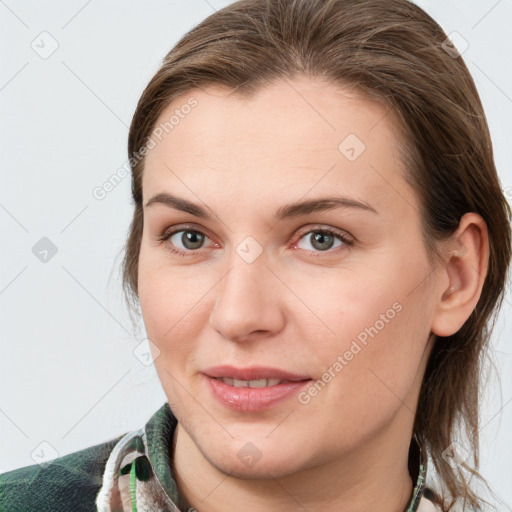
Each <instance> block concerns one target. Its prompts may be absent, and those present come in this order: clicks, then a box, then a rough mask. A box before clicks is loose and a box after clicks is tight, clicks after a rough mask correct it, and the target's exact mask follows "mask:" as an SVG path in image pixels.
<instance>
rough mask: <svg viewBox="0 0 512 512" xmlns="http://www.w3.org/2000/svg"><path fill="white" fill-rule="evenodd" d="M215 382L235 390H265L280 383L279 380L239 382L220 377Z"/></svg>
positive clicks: (238, 380)
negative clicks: (217, 381) (218, 381)
mask: <svg viewBox="0 0 512 512" xmlns="http://www.w3.org/2000/svg"><path fill="white" fill-rule="evenodd" d="M217 380H220V381H221V382H224V384H228V385H229V386H234V387H235V388H266V387H269V386H277V384H280V383H281V382H282V380H281V379H257V380H240V379H232V378H230V377H220V378H218V379H217Z"/></svg>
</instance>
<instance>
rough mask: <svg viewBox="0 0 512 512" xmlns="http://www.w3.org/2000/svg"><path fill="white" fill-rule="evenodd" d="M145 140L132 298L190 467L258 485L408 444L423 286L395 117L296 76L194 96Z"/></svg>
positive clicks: (423, 317) (423, 342)
mask: <svg viewBox="0 0 512 512" xmlns="http://www.w3.org/2000/svg"><path fill="white" fill-rule="evenodd" d="M191 97H193V98H194V99H193V100H191V99H190V98H191ZM187 102H188V103H187ZM186 105H189V107H187V106H186ZM190 105H192V107H190ZM171 116H174V117H173V118H172V120H171V121H169V120H170V119H171ZM166 122H167V125H164V123H166ZM157 125H158V126H159V127H160V128H157V130H158V131H155V132H154V133H155V134H157V136H153V144H152V146H154V147H153V148H152V149H151V150H150V151H149V153H148V154H147V157H146V164H145V171H144V177H143V200H144V205H145V206H144V230H143V236H142V245H141V251H140V260H139V281H138V286H139V298H140V304H141V309H142V314H143V319H144V324H145V327H146V332H147V335H148V338H149V339H150V340H151V341H152V343H153V344H154V345H152V352H153V357H154V359H155V367H156V370H157V372H158V375H159V378H160V380H161V382H162V386H163V389H164V391H165V393H166V396H167V398H168V400H169V404H170V406H171V409H172V410H173V412H174V414H175V415H176V417H177V418H178V421H179V428H181V429H182V432H183V434H184V435H185V436H187V438H188V439H189V440H191V441H192V442H193V445H195V446H196V447H197V449H198V452H197V453H200V454H201V456H202V457H204V459H205V460H206V461H208V463H209V464H212V465H213V466H215V467H217V468H218V469H221V470H222V471H224V472H227V473H230V474H232V475H240V476H250V477H251V478H252V477H254V478H257V477H258V475H259V476H262V477H263V476H265V475H267V472H270V473H272V475H274V476H279V475H281V476H283V475H287V474H291V473H293V472H296V471H299V470H300V469H307V468H313V467H316V466H318V465H320V464H328V463H330V462H334V461H335V460H339V459H340V457H344V456H346V457H350V456H351V454H354V453H358V452H357V450H360V448H361V447H363V446H371V442H372V441H376V440H378V439H380V440H381V441H383V440H385V439H387V440H389V439H391V438H392V437H393V436H394V438H396V437H397V436H398V437H402V438H407V439H408V438H410V435H411V432H412V424H413V419H414V411H415V409H416V400H417V395H418V392H419V387H420V384H421V380H422V376H423V372H424V368H425V362H426V356H427V355H428V352H429V349H430V345H429V344H428V343H427V341H428V339H429V334H430V331H431V326H432V323H433V319H434V315H435V300H434V296H435V293H436V276H437V274H436V272H433V271H432V269H431V267H430V266H429V264H428V261H427V254H426V252H425V248H424V245H423V241H422V235H421V223H420V214H419V202H418V198H417V196H416V194H415V193H414V192H413V190H412V189H411V188H410V187H409V185H408V184H407V183H406V181H405V180H404V178H403V175H402V173H403V171H404V169H403V164H402V162H401V160H400V158H399V155H398V149H397V143H398V140H399V135H398V131H397V130H396V128H395V125H394V121H393V116H392V114H391V113H388V112H387V109H386V108H385V107H384V106H382V105H381V104H379V103H377V102H375V101H369V100H367V99H364V98H362V97H361V96H358V95H356V94H355V93H354V91H350V90H349V89H342V88H339V87H336V86H334V85H332V84H327V83H325V82H321V81H317V80H311V79H305V78H304V79H300V80H298V79H297V80H295V81H293V82H290V83H288V82H287V81H280V82H279V83H277V84H276V85H274V86H272V87H268V88H266V89H264V90H261V91H260V92H259V93H258V94H257V95H256V96H254V97H253V98H252V99H250V100H247V99H241V98H240V97H237V96H236V95H235V94H231V95H230V94H229V92H227V91H226V90H222V89H219V88H209V89H206V90H204V91H202V90H193V91H190V92H189V93H186V94H184V95H182V96H181V97H179V98H177V99H175V100H174V101H173V103H172V104H171V105H170V106H169V107H168V108H167V109H166V110H165V112H164V113H163V114H162V115H161V117H160V118H159V120H158V122H157ZM162 127H164V129H162ZM162 134H163V136H162ZM159 194H167V195H172V196H174V197H175V198H177V199H176V200H175V201H170V200H169V201H167V203H168V204H165V201H157V200H155V201H153V202H152V203H151V204H150V205H147V206H146V204H147V203H148V201H151V199H152V198H154V197H155V196H158V195H159ZM162 198H163V196H161V197H160V199H162ZM326 199H329V201H326ZM185 203H186V204H188V203H193V204H194V205H195V206H194V207H193V208H185V207H183V205H185ZM180 204H181V206H182V207H180V206H179V205H180ZM327 206H328V207H327ZM187 210H188V211H187ZM200 212H203V213H204V215H201V214H200ZM322 230H329V231H330V233H329V232H328V233H326V232H325V231H322ZM173 231H174V234H172V232H173ZM166 234H169V235H170V236H169V237H168V238H167V240H166V241H160V240H159V238H160V237H161V236H162V235H166ZM174 251H176V252H174ZM226 365H227V366H229V367H231V368H227V369H226V368H217V369H215V368H214V367H222V366H226ZM252 369H256V370H257V369H259V371H255V372H253V373H250V370H252ZM279 371H281V372H287V374H291V375H284V374H282V373H281V374H280V373H278V372H279ZM244 372H245V373H244ZM208 375H210V376H208ZM222 376H224V377H226V378H229V377H234V376H235V377H238V378H239V379H240V380H242V381H244V380H257V381H258V382H252V383H250V389H249V388H247V387H246V386H247V383H246V382H235V381H230V380H225V381H221V380H218V379H216V378H213V377H222ZM263 378H269V379H280V380H281V382H280V383H278V382H279V381H276V380H271V381H265V380H261V379H263ZM235 384H238V385H242V386H243V387H238V386H236V385H235ZM254 386H256V387H258V386H259V387H258V388H255V387H254ZM359 453H360V452H359Z"/></svg>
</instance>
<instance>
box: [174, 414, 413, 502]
mask: <svg viewBox="0 0 512 512" xmlns="http://www.w3.org/2000/svg"><path fill="white" fill-rule="evenodd" d="M400 416H402V417H400ZM409 423H410V411H408V410H405V409H404V410H400V412H399V413H398V415H397V416H396V417H395V418H394V421H393V422H392V424H390V425H388V427H387V428H386V429H384V430H383V431H380V432H379V433H377V434H376V435H374V436H373V437H372V438H370V439H367V440H364V442H362V443H359V444H358V447H357V448H355V449H353V450H351V451H350V452H348V453H344V454H343V455H342V456H341V457H338V458H336V459H332V460H328V462H325V461H324V462H322V461H315V462H314V463H312V464H311V465H310V466H309V467H307V468H303V469H301V470H300V471H295V472H293V473H290V474H288V475H285V476H280V477H279V478H274V477H272V475H271V472H269V473H268V475H269V478H266V479H261V478H260V479H258V480H251V479H247V478H236V477H234V476H232V475H229V474H226V473H225V472H223V471H221V470H219V468H218V467H216V466H215V465H213V464H212V463H211V461H209V460H208V459H206V458H205V457H204V455H203V454H202V452H201V451H200V450H199V449H198V448H197V446H196V444H195V443H194V441H193V439H192V438H191V437H190V436H189V435H188V433H187V432H186V431H185V430H184V429H183V428H182V427H181V425H180V424H179V423H178V425H177V427H176V432H175V448H174V455H173V466H174V473H175V476H176V481H177V484H178V488H179V489H180V492H181V494H182V495H183V497H184V498H185V500H186V501H187V503H188V504H189V505H190V506H192V507H194V508H195V509H196V510H197V511H198V512H221V511H225V510H237V509H239V508H240V507H239V505H240V503H244V504H245V505H244V509H245V510H250V511H251V512H260V511H261V512H263V511H268V510H273V511H275V512H292V511H294V512H295V511H296V510H297V509H303V510H320V509H321V510H322V511H324V512H338V511H339V510H350V511H351V512H365V511H368V510H379V512H403V511H404V510H405V509H406V507H407V505H408V504H409V501H410V499H411V495H412V491H413V487H414V483H413V482H412V480H411V477H410V475H409V471H408V453H409V444H410V437H411V436H410V430H411V429H410V428H397V425H402V426H404V425H407V424H409ZM249 504H250V505H249Z"/></svg>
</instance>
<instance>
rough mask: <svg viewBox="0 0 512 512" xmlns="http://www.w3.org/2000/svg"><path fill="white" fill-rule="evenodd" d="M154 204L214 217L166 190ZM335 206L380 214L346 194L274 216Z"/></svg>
mask: <svg viewBox="0 0 512 512" xmlns="http://www.w3.org/2000/svg"><path fill="white" fill-rule="evenodd" d="M152 204H163V205H165V206H168V207H170V208H174V209H176V210H180V211H182V212H186V213H190V215H194V216H195V217H199V218H202V219H206V220H211V219H212V215H210V213H208V210H206V209H205V208H203V207H202V206H200V205H198V204H196V203H193V202H191V201H189V200H187V199H183V198H181V197H176V196H173V195H171V194H167V193H165V192H161V193H159V194H156V195H154V196H153V197H152V198H151V199H149V201H148V202H147V203H146V204H145V206H146V207H149V206H151V205H152ZM334 208H359V209H361V210H364V211H368V212H372V213H376V214H377V215H378V212H377V210H375V208H373V207H372V206H371V205H369V204H368V203H366V202H365V201H358V200H356V199H352V198H350V197H346V196H330V197H321V198H318V199H310V200H308V201H296V202H294V203H290V204H287V205H284V206H281V207H280V208H279V209H278V210H277V211H276V213H275V215H274V217H275V219H276V220H278V221H280V220H284V219H288V218H293V217H299V216H300V215H307V214H308V213H314V212H321V211H327V210H332V209H334Z"/></svg>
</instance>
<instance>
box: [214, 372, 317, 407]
mask: <svg viewBox="0 0 512 512" xmlns="http://www.w3.org/2000/svg"><path fill="white" fill-rule="evenodd" d="M204 373H205V377H206V380H207V383H208V385H209V388H210V391H211V392H212V395H213V397H214V398H215V399H216V400H217V401H219V402H220V403H221V404H222V405H224V406H225V407H227V408H228V409H232V410H234V411H243V412H259V411H264V410H267V409H269V408H270V407H272V406H274V405H277V404H278V403H279V402H281V401H283V400H285V399H286V398H289V397H291V396H292V395H295V394H296V393H297V392H298V391H299V390H300V389H301V388H302V387H304V386H305V385H307V384H308V382H309V381H310V380H311V378H310V377H307V376H303V375H297V374H293V373H290V372H285V371H283V370H278V369H275V368H264V367H253V368H245V369H242V368H234V367H233V366H229V365H224V366H215V367H211V368H208V369H207V370H206V371H205V372H204ZM215 377H232V378H235V379H240V380H258V379H280V380H283V382H281V383H280V384H277V385H276V386H267V387H264V388H246V387H243V388H237V387H235V386H230V385H229V384H225V383H224V382H222V381H220V380H217V379H216V378H215Z"/></svg>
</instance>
